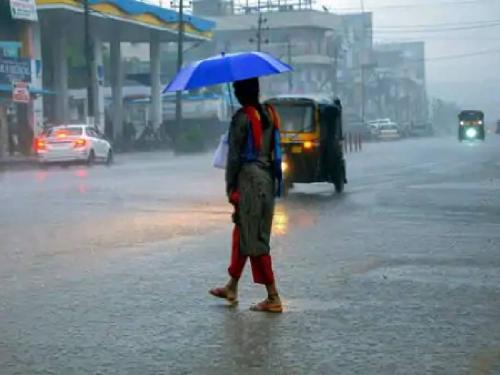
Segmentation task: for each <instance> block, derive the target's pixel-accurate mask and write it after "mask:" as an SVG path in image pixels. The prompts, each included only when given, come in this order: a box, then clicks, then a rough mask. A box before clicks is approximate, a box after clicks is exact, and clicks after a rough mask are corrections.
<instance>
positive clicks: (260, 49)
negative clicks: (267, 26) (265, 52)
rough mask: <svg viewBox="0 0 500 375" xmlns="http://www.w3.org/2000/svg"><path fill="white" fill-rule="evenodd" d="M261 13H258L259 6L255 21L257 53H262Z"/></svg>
mask: <svg viewBox="0 0 500 375" xmlns="http://www.w3.org/2000/svg"><path fill="white" fill-rule="evenodd" d="M262 23H263V20H262V13H261V12H260V4H259V20H258V21H257V51H259V52H260V51H262Z"/></svg>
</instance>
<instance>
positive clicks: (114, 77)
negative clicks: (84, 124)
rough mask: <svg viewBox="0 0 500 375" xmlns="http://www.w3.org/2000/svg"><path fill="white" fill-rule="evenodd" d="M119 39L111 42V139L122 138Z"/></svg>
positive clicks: (121, 72) (121, 66)
mask: <svg viewBox="0 0 500 375" xmlns="http://www.w3.org/2000/svg"><path fill="white" fill-rule="evenodd" d="M121 54H122V53H121V42H120V38H119V36H118V37H115V38H113V40H112V41H111V69H112V70H111V89H112V93H113V112H112V122H113V139H114V140H115V141H119V140H120V139H121V138H122V137H123V64H122V56H121Z"/></svg>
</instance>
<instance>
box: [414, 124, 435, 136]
mask: <svg viewBox="0 0 500 375" xmlns="http://www.w3.org/2000/svg"><path fill="white" fill-rule="evenodd" d="M433 134H434V129H433V127H432V123H430V122H421V123H417V124H412V125H411V126H410V135H411V136H412V137H430V136H432V135H433Z"/></svg>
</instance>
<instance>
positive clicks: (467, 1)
mask: <svg viewBox="0 0 500 375" xmlns="http://www.w3.org/2000/svg"><path fill="white" fill-rule="evenodd" d="M478 4H479V2H478V1H470V0H462V1H458V0H456V1H453V2H449V1H445V2H437V1H432V3H413V4H404V5H402V4H388V5H379V6H370V7H369V8H370V10H372V9H373V10H377V9H410V8H421V7H428V6H434V7H436V6H454V7H455V6H456V5H478ZM335 10H336V11H340V12H357V11H359V8H358V7H345V8H343V7H339V8H335Z"/></svg>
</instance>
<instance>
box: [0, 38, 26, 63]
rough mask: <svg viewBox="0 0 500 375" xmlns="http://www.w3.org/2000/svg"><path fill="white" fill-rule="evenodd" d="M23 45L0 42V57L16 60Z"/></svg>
mask: <svg viewBox="0 0 500 375" xmlns="http://www.w3.org/2000/svg"><path fill="white" fill-rule="evenodd" d="M20 50H21V43H19V42H7V41H0V57H10V58H12V59H16V58H17V57H19V51H20Z"/></svg>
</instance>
